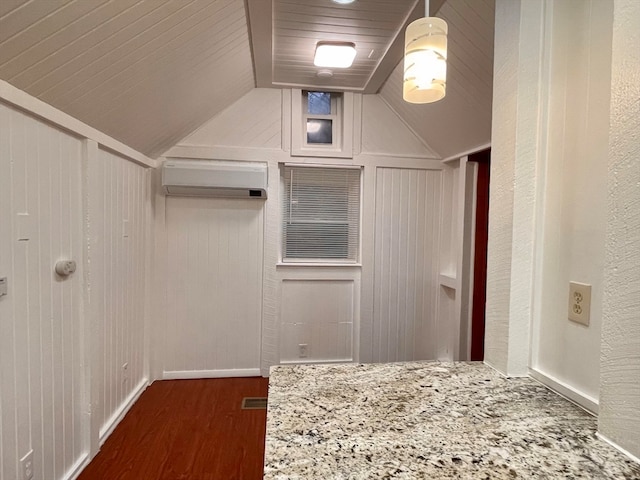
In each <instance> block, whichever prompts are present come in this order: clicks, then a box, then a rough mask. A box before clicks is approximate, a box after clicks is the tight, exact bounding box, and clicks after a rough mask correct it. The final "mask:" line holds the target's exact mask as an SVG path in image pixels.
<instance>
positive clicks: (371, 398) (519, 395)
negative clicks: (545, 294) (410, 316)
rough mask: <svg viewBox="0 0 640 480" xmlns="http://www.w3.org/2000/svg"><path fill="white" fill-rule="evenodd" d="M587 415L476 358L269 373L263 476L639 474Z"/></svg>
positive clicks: (528, 381) (639, 468) (622, 476)
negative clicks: (600, 436)
mask: <svg viewBox="0 0 640 480" xmlns="http://www.w3.org/2000/svg"><path fill="white" fill-rule="evenodd" d="M595 432H596V419H595V418H594V417H592V416H590V415H589V414H587V413H586V412H584V411H583V410H581V409H580V408H578V407H576V406H575V405H573V404H571V403H570V402H568V401H566V400H564V399H563V398H562V397H560V396H558V395H556V394H554V393H553V392H551V391H549V390H547V389H546V388H545V387H543V386H541V385H539V384H538V383H536V382H534V381H533V380H531V379H506V378H503V377H501V376H500V375H499V374H498V373H497V372H494V371H493V370H492V369H490V368H489V367H487V366H485V365H482V364H480V363H471V364H470V363H457V364H443V363H438V362H415V363H399V364H374V365H355V364H346V365H317V366H294V367H286V366H279V367H274V368H273V369H272V372H271V378H270V380H269V404H268V410H267V439H266V452H265V475H264V478H265V479H331V480H333V479H336V480H337V479H354V480H355V479H377V478H381V479H391V478H397V479H446V478H455V479H502V478H505V479H513V478H544V479H547V478H548V479H555V478H588V479H600V478H615V479H640V466H639V465H637V464H635V463H633V462H632V461H631V460H629V459H627V458H626V457H625V456H623V455H622V454H620V453H619V452H617V451H616V450H615V449H614V448H612V447H610V446H609V445H607V444H606V443H604V442H603V441H601V440H599V439H598V438H596V436H595Z"/></svg>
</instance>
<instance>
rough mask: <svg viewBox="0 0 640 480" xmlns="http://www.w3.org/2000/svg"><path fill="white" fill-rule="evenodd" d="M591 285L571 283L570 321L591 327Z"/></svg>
mask: <svg viewBox="0 0 640 480" xmlns="http://www.w3.org/2000/svg"><path fill="white" fill-rule="evenodd" d="M590 313H591V285H588V284H586V283H578V282H569V320H571V321H573V322H576V323H581V324H582V325H586V326H589V316H590Z"/></svg>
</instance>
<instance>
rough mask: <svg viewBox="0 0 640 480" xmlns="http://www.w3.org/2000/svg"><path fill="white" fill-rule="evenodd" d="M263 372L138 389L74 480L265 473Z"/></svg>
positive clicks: (205, 479) (202, 479) (212, 478)
mask: <svg viewBox="0 0 640 480" xmlns="http://www.w3.org/2000/svg"><path fill="white" fill-rule="evenodd" d="M267 388H268V379H266V378H224V379H206V380H164V381H158V382H154V383H153V384H152V385H151V386H149V388H147V390H146V391H145V392H144V393H143V394H142V396H141V397H140V399H139V400H138V401H137V402H136V404H135V405H134V406H133V407H132V408H131V410H130V411H129V413H128V414H127V415H126V417H125V418H124V419H123V420H122V422H121V423H120V425H118V427H117V428H116V429H115V431H114V432H113V433H112V434H111V436H110V437H109V438H108V439H107V441H106V442H105V444H104V445H103V446H102V449H101V450H100V452H99V453H98V455H96V457H95V458H94V459H93V461H92V462H91V463H90V464H89V465H88V466H87V468H86V469H85V470H84V471H83V472H82V474H81V475H80V477H79V480H100V479H105V480H106V479H108V480H156V479H163V480H187V479H188V480H232V479H238V480H253V479H261V478H262V466H263V465H262V464H263V457H264V435H265V427H266V417H267V414H266V410H241V408H240V407H241V402H242V398H243V397H266V396H267Z"/></svg>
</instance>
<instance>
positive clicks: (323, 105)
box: [307, 92, 331, 115]
mask: <svg viewBox="0 0 640 480" xmlns="http://www.w3.org/2000/svg"><path fill="white" fill-rule="evenodd" d="M307 111H308V113H310V114H311V115H331V94H330V93H327V92H307Z"/></svg>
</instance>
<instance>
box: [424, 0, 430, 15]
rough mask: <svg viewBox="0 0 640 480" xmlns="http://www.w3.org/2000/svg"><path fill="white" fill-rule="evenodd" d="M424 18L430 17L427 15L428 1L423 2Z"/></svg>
mask: <svg viewBox="0 0 640 480" xmlns="http://www.w3.org/2000/svg"><path fill="white" fill-rule="evenodd" d="M424 16H425V17H430V16H431V14H430V13H429V0H424Z"/></svg>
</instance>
